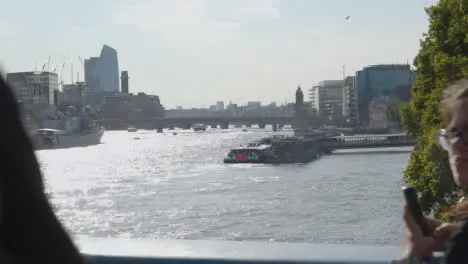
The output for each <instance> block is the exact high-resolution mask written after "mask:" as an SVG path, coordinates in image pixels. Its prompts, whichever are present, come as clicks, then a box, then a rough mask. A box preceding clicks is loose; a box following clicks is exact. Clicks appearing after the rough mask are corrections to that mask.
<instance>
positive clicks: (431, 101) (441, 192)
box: [400, 0, 468, 218]
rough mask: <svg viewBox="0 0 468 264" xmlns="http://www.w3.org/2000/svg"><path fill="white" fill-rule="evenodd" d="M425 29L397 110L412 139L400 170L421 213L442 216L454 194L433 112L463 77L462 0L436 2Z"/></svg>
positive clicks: (465, 29)
mask: <svg viewBox="0 0 468 264" xmlns="http://www.w3.org/2000/svg"><path fill="white" fill-rule="evenodd" d="M426 13H427V14H428V16H429V24H430V25H429V30H428V32H427V34H424V35H423V39H422V40H421V41H420V46H421V49H420V51H419V53H418V55H417V56H416V58H415V60H414V66H415V68H416V82H415V84H414V86H413V87H412V91H411V92H412V99H411V101H410V102H409V103H408V104H405V105H403V106H402V107H401V108H400V113H401V119H402V123H403V124H404V126H405V128H406V130H407V132H408V134H409V135H410V136H411V137H412V138H413V139H414V140H415V142H416V149H417V150H416V151H414V152H413V153H412V154H411V159H410V162H409V164H408V166H407V168H406V170H405V173H404V178H405V181H406V182H407V183H409V184H411V185H413V186H414V187H415V188H417V189H418V190H419V191H420V192H421V193H422V198H421V204H422V208H423V210H424V211H425V212H426V213H430V212H433V213H434V214H435V215H436V216H438V217H441V218H447V217H448V216H447V214H446V213H445V212H444V211H445V210H446V208H447V207H448V206H450V205H453V204H455V202H456V201H457V200H458V199H459V198H460V196H461V192H460V191H459V190H457V189H456V187H455V185H454V184H453V182H452V180H451V179H452V175H451V172H450V169H449V165H448V159H447V154H446V153H445V152H444V151H443V150H442V149H441V148H440V146H439V145H438V143H437V140H436V137H435V132H436V131H437V130H438V129H440V128H442V127H443V126H444V123H443V120H442V118H441V115H440V111H439V102H440V98H441V93H442V91H443V90H444V89H445V87H447V86H448V84H449V83H450V82H452V81H454V80H456V79H459V78H460V77H466V76H468V0H440V1H439V3H437V4H436V5H434V6H431V7H429V8H426Z"/></svg>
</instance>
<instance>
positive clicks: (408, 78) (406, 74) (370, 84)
mask: <svg viewBox="0 0 468 264" xmlns="http://www.w3.org/2000/svg"><path fill="white" fill-rule="evenodd" d="M414 81H415V73H414V71H412V70H411V68H410V66H409V65H407V64H390V65H374V66H369V67H365V68H364V69H362V70H360V71H358V72H356V82H355V87H356V90H357V97H358V99H357V102H358V103H357V116H358V118H359V122H360V123H362V124H364V125H369V118H370V105H371V102H372V101H373V100H374V99H380V98H384V97H394V98H397V99H398V100H399V101H403V102H408V101H409V100H410V99H411V86H412V85H413V83H414Z"/></svg>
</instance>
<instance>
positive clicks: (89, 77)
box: [84, 57, 100, 91]
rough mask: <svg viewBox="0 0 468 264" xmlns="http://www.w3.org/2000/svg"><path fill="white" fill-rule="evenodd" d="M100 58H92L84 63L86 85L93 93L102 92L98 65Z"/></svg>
mask: <svg viewBox="0 0 468 264" xmlns="http://www.w3.org/2000/svg"><path fill="white" fill-rule="evenodd" d="M98 60H99V57H91V58H89V59H86V60H85V61H84V78H85V85H86V87H87V88H88V89H90V90H92V91H97V90H100V86H99V76H98V71H97V63H98Z"/></svg>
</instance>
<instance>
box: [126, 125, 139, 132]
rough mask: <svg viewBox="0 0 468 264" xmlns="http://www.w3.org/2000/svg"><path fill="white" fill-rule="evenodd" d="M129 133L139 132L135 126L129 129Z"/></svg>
mask: <svg viewBox="0 0 468 264" xmlns="http://www.w3.org/2000/svg"><path fill="white" fill-rule="evenodd" d="M127 131H128V132H137V131H138V128H136V127H134V126H129V127H128V128H127Z"/></svg>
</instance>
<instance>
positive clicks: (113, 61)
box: [97, 45, 120, 92]
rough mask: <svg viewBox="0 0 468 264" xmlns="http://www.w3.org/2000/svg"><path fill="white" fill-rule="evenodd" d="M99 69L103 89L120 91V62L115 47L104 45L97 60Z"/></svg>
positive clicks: (100, 83)
mask: <svg viewBox="0 0 468 264" xmlns="http://www.w3.org/2000/svg"><path fill="white" fill-rule="evenodd" d="M97 71H98V75H99V85H100V88H101V90H103V91H109V92H119V91H120V82H119V79H120V78H119V62H118V59H117V51H116V50H115V49H113V48H111V47H109V46H107V45H104V46H103V47H102V50H101V55H100V56H99V60H98V62H97Z"/></svg>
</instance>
